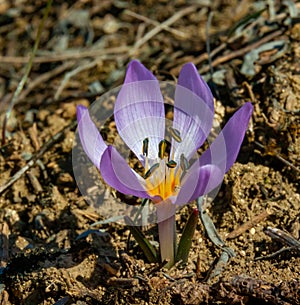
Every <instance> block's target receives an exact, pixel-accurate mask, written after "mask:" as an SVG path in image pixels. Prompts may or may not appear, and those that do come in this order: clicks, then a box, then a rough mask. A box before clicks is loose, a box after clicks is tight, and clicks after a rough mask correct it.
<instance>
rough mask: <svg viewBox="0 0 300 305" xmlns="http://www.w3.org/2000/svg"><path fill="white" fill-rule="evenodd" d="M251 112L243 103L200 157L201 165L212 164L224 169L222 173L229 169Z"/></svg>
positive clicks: (248, 105) (246, 104) (249, 107)
mask: <svg viewBox="0 0 300 305" xmlns="http://www.w3.org/2000/svg"><path fill="white" fill-rule="evenodd" d="M252 111H253V106H252V104H251V103H245V105H243V106H242V107H241V108H240V109H239V110H238V111H237V112H236V113H235V114H234V115H233V116H232V117H231V118H230V120H229V121H228V122H227V124H226V125H225V126H224V128H223V129H222V131H221V133H220V134H219V135H218V136H217V138H216V139H215V140H214V141H213V143H212V144H211V145H210V147H209V149H207V150H206V151H205V152H204V153H203V154H202V156H201V157H200V163H201V165H206V164H214V165H216V166H218V167H219V168H222V170H223V169H224V173H226V172H227V171H228V170H229V169H230V167H231V166H232V165H233V163H234V162H235V160H236V158H237V156H238V153H239V150H240V147H241V144H242V142H243V139H244V136H245V132H246V130H247V127H248V124H249V120H250V117H251V115H252Z"/></svg>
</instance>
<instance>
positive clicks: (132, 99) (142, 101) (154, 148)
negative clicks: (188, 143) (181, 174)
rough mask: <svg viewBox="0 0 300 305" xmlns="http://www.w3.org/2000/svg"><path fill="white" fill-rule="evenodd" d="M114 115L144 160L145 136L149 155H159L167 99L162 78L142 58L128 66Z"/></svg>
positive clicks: (125, 139) (150, 156)
mask: <svg viewBox="0 0 300 305" xmlns="http://www.w3.org/2000/svg"><path fill="white" fill-rule="evenodd" d="M114 118H115V122H116V125H117V129H118V132H119V134H120V136H121V137H122V139H123V141H124V142H125V143H126V144H127V145H128V147H129V148H130V149H131V150H132V151H133V152H134V154H135V155H136V156H137V157H138V159H139V160H140V161H141V162H143V160H144V158H143V155H142V146H143V140H144V139H145V138H148V139H149V148H148V157H149V159H156V158H157V152H158V144H159V142H160V141H161V140H162V139H163V138H164V131H165V112H164V102H163V97H162V94H161V91H160V86H159V82H158V81H157V80H156V78H155V77H154V75H153V74H152V73H151V72H150V71H149V70H147V69H146V68H145V67H144V66H143V65H142V64H141V63H139V62H138V61H132V62H131V63H130V64H129V66H128V69H127V72H126V78H125V83H124V85H123V86H122V88H121V90H120V92H119V94H118V97H117V100H116V103H115V108H114Z"/></svg>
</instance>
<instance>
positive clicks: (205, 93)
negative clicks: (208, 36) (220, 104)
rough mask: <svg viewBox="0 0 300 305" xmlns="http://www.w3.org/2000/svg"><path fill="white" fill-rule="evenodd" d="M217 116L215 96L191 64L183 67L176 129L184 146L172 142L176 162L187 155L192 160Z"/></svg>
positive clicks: (176, 93)
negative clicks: (215, 115)
mask: <svg viewBox="0 0 300 305" xmlns="http://www.w3.org/2000/svg"><path fill="white" fill-rule="evenodd" d="M213 117H214V102H213V96H212V93H211V91H210V89H209V87H208V85H207V84H206V82H205V81H204V80H203V79H202V78H201V76H200V75H199V73H198V71H197V69H196V67H195V66H194V65H193V64H192V63H188V64H186V65H184V66H183V68H182V69H181V71H180V74H179V78H178V85H177V87H176V91H175V103H174V120H173V121H174V122H173V127H174V128H175V129H177V130H179V132H180V134H181V138H182V142H181V143H177V142H175V141H173V144H172V146H173V145H174V150H175V161H176V160H178V159H179V157H180V155H181V154H184V155H185V157H186V158H187V159H190V158H191V157H192V155H193V154H194V153H195V152H196V150H197V149H198V148H199V147H200V146H201V145H202V144H203V142H204V141H205V139H206V138H207V136H208V134H209V132H210V130H211V128H212V122H213Z"/></svg>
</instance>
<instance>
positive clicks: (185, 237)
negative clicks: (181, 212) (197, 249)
mask: <svg viewBox="0 0 300 305" xmlns="http://www.w3.org/2000/svg"><path fill="white" fill-rule="evenodd" d="M198 214H199V211H198V209H194V210H193V212H192V213H191V215H190V217H189V219H188V221H187V223H186V225H185V227H184V229H183V232H182V236H181V239H180V242H179V245H178V250H177V254H176V259H175V261H176V262H179V261H180V260H181V261H182V262H183V263H185V262H187V259H188V256H189V252H190V248H191V245H192V239H193V236H194V233H195V230H196V226H197V223H198Z"/></svg>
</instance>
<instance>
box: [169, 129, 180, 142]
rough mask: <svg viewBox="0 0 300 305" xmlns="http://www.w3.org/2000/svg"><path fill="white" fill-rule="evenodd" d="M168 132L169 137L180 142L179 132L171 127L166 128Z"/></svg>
mask: <svg viewBox="0 0 300 305" xmlns="http://www.w3.org/2000/svg"><path fill="white" fill-rule="evenodd" d="M168 130H169V132H170V136H171V137H172V138H173V139H174V140H175V141H176V142H178V143H181V142H182V139H181V136H180V131H179V130H178V129H175V128H173V127H171V126H170V127H169V128H168Z"/></svg>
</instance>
